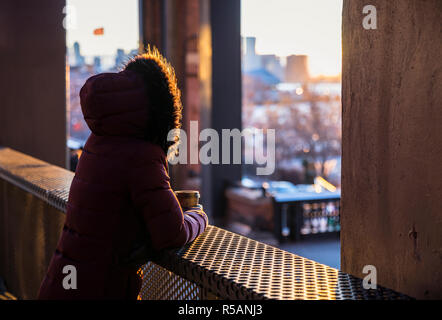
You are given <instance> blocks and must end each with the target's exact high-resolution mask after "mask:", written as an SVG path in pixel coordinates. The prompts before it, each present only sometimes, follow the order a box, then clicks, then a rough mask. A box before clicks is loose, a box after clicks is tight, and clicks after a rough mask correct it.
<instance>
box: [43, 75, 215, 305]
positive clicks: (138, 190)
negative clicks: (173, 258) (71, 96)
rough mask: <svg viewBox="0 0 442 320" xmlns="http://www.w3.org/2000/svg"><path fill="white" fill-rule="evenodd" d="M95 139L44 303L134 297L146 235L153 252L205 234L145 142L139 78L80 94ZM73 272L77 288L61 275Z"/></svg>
mask: <svg viewBox="0 0 442 320" xmlns="http://www.w3.org/2000/svg"><path fill="white" fill-rule="evenodd" d="M80 98H81V105H82V110H83V114H84V117H85V119H86V122H87V123H88V125H89V127H90V129H91V131H92V134H91V135H90V137H89V139H88V141H87V143H86V145H85V148H84V152H83V154H82V156H81V158H80V161H79V164H78V167H77V171H76V174H75V177H74V179H73V181H72V185H71V189H70V193H69V200H68V204H67V214H66V221H65V225H64V228H63V231H62V234H61V236H60V240H59V242H58V245H57V249H56V251H55V253H54V255H53V257H52V260H51V262H50V265H49V269H48V272H47V274H46V276H45V278H44V280H43V282H42V284H41V287H40V291H39V299H136V297H137V294H138V292H139V289H140V285H141V281H140V280H141V279H140V277H139V276H138V275H137V269H138V268H137V267H136V266H131V265H128V264H126V263H123V262H122V261H125V259H126V258H127V257H129V256H130V254H131V251H133V248H134V244H135V243H136V242H137V241H139V240H140V239H142V238H143V237H145V236H147V237H148V240H149V242H150V246H151V247H152V248H153V249H154V250H161V249H164V248H170V247H180V246H183V245H184V244H186V243H188V242H190V241H192V240H194V239H195V238H196V237H197V236H198V235H199V234H200V233H201V232H203V231H204V229H205V227H206V224H207V217H206V215H205V214H204V212H203V211H201V210H200V209H195V210H189V211H186V212H184V214H183V211H182V209H181V207H180V204H179V202H178V201H177V198H176V197H175V194H174V192H173V191H172V189H171V187H170V184H169V176H168V173H167V162H166V155H165V153H164V151H163V150H162V148H161V147H160V146H158V145H155V144H152V143H149V142H147V141H145V140H143V139H142V138H141V137H142V136H143V132H144V131H145V130H146V123H147V117H148V111H147V108H146V106H147V101H146V99H147V95H146V90H145V86H144V83H143V80H142V78H141V77H140V76H139V75H138V74H136V73H134V72H133V71H123V72H120V73H104V74H99V75H96V76H93V77H91V78H89V79H88V80H87V82H86V83H85V85H84V86H83V88H82V89H81V91H80ZM67 265H71V266H74V267H75V268H76V275H77V289H69V290H66V289H64V287H63V279H64V278H65V277H66V276H67V275H72V273H71V272H70V271H69V272H68V271H66V274H64V273H63V268H64V267H65V266H67Z"/></svg>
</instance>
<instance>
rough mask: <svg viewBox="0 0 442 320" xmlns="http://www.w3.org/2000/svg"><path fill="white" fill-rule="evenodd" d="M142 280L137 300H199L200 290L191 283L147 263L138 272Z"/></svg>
mask: <svg viewBox="0 0 442 320" xmlns="http://www.w3.org/2000/svg"><path fill="white" fill-rule="evenodd" d="M138 272H139V273H140V274H141V276H142V278H143V284H142V286H141V290H140V293H139V295H138V300H200V299H201V290H200V288H199V287H198V286H197V285H196V284H195V283H193V282H190V281H187V280H186V279H184V278H182V277H180V276H178V275H176V274H175V273H173V272H171V271H169V270H166V269H164V268H163V267H161V266H159V265H157V264H155V263H153V262H148V263H147V264H145V265H144V266H143V267H142V268H141V269H140V270H139V271H138Z"/></svg>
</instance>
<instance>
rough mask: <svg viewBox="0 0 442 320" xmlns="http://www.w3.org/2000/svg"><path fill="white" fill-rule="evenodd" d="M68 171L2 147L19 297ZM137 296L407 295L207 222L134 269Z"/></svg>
mask: <svg viewBox="0 0 442 320" xmlns="http://www.w3.org/2000/svg"><path fill="white" fill-rule="evenodd" d="M72 178H73V173H71V172H69V171H67V170H64V169H62V168H59V167H56V166H52V165H50V164H48V163H45V162H43V161H40V160H37V159H34V158H32V157H29V156H27V155H24V154H22V153H19V152H16V151H14V150H12V149H9V148H2V149H0V192H1V193H0V194H1V195H2V196H1V197H0V241H1V243H0V275H2V276H3V277H4V278H5V279H6V281H7V283H8V285H9V289H10V291H11V292H12V293H13V294H15V295H17V296H18V297H20V298H24V299H32V298H35V297H36V294H37V291H38V285H39V283H40V281H41V280H42V278H43V276H44V274H45V272H46V268H47V266H48V263H49V260H50V257H51V256H52V253H53V252H54V250H55V246H56V243H57V240H58V236H59V234H60V231H61V229H62V225H63V221H64V212H65V210H66V201H67V199H68V194H69V188H70V184H71V182H72ZM139 274H140V276H141V277H142V278H143V285H142V289H141V291H140V294H139V299H196V300H198V299H290V300H291V299H331V300H341V299H408V297H407V296H405V295H402V294H400V293H397V292H395V291H393V290H390V289H386V288H383V287H378V288H377V289H376V290H373V289H370V290H365V289H364V288H363V286H362V280H361V279H359V278H356V277H353V276H351V275H349V274H346V273H343V272H341V271H339V270H337V269H334V268H331V267H328V266H325V265H323V264H319V263H317V262H314V261H311V260H308V259H305V258H302V257H300V256H297V255H294V254H291V253H289V252H286V251H283V250H280V249H278V248H275V247H272V246H269V245H266V244H264V243H261V242H258V241H254V240H252V239H249V238H246V237H244V236H241V235H238V234H235V233H232V232H228V231H226V230H223V229H221V228H217V227H215V226H209V227H208V228H207V230H206V231H205V232H204V233H203V234H202V235H200V236H199V237H198V238H197V239H196V240H195V241H194V242H192V243H191V244H188V245H186V246H185V247H183V248H180V249H176V250H165V251H164V252H163V253H162V254H161V256H160V257H159V258H158V259H157V260H156V261H151V262H148V263H147V264H145V265H144V266H143V267H142V268H141V269H140V270H139Z"/></svg>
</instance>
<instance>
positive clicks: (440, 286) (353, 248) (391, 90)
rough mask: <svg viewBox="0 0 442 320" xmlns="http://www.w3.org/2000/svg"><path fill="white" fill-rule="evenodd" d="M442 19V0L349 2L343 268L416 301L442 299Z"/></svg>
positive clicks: (346, 8)
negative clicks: (369, 9)
mask: <svg viewBox="0 0 442 320" xmlns="http://www.w3.org/2000/svg"><path fill="white" fill-rule="evenodd" d="M367 4H371V5H375V6H376V8H377V18H378V26H377V27H378V29H377V30H365V29H364V28H363V27H362V19H363V17H364V15H363V14H362V8H363V7H364V6H365V5H367ZM441 21H442V1H440V0H426V1H415V0H389V1H384V0H382V1H381V0H377V1H376V0H371V1H366V0H363V1H362V0H344V8H343V135H342V136H343V157H342V159H343V160H342V186H343V193H342V233H341V235H342V236H341V241H342V249H341V250H342V254H341V257H342V258H341V259H342V261H341V266H342V270H343V271H344V272H348V273H351V274H354V275H357V276H364V274H362V269H363V266H364V265H368V264H371V265H374V266H376V268H377V275H378V283H379V284H381V285H385V286H387V287H391V288H392V289H396V290H398V291H401V292H403V293H406V294H409V295H411V296H413V297H417V298H442V166H441V165H442V84H441V67H442V65H441V61H442V59H441V52H442V45H441V43H442V34H441Z"/></svg>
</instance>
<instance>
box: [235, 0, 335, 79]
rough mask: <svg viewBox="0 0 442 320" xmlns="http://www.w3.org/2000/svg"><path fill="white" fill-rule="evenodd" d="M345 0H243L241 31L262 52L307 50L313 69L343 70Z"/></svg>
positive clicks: (283, 53)
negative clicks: (342, 47)
mask: <svg viewBox="0 0 442 320" xmlns="http://www.w3.org/2000/svg"><path fill="white" fill-rule="evenodd" d="M341 14H342V0H241V34H242V35H243V36H254V37H256V50H257V52H258V53H260V54H276V55H278V56H287V55H291V54H306V55H308V56H309V64H310V72H311V74H312V75H313V76H317V75H321V74H324V75H337V74H339V73H340V71H341V55H342V54H341V23H342V22H341Z"/></svg>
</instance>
